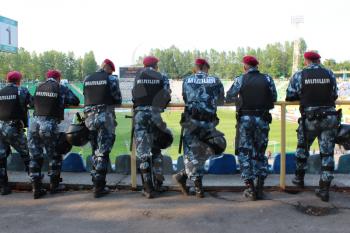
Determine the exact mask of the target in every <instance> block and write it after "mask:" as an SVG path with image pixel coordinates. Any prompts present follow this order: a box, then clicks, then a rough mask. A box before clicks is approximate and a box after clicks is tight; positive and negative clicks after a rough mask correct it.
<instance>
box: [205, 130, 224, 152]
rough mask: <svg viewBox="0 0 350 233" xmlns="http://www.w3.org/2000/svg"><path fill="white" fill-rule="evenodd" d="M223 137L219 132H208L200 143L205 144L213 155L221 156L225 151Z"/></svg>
mask: <svg viewBox="0 0 350 233" xmlns="http://www.w3.org/2000/svg"><path fill="white" fill-rule="evenodd" d="M224 136H225V135H224V134H223V133H222V132H220V131H219V130H216V129H215V130H213V131H211V132H209V133H208V134H207V135H206V136H205V137H203V139H202V140H201V141H203V142H204V143H206V144H207V145H208V146H209V147H210V148H211V149H212V150H213V152H214V154H215V155H220V154H222V153H223V152H224V151H225V149H226V139H225V137H224Z"/></svg>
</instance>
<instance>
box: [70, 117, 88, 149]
mask: <svg viewBox="0 0 350 233" xmlns="http://www.w3.org/2000/svg"><path fill="white" fill-rule="evenodd" d="M66 135H67V136H66V138H67V141H68V142H69V143H70V144H71V145H73V146H84V145H86V143H88V141H89V129H88V128H87V127H86V126H85V123H84V122H82V123H79V124H71V125H70V126H69V127H68V129H67V132H66Z"/></svg>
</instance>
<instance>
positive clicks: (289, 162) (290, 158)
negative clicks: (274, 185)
mask: <svg viewBox="0 0 350 233" xmlns="http://www.w3.org/2000/svg"><path fill="white" fill-rule="evenodd" d="M295 168H296V166H295V153H294V152H293V153H286V173H287V174H294V173H295ZM280 169H281V154H276V155H275V161H274V162H273V172H274V173H275V174H280Z"/></svg>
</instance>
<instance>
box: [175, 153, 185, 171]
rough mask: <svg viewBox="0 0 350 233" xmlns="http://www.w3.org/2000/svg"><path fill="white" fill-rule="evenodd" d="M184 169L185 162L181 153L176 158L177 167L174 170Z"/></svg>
mask: <svg viewBox="0 0 350 233" xmlns="http://www.w3.org/2000/svg"><path fill="white" fill-rule="evenodd" d="M183 169H185V164H184V156H183V155H180V156H179V157H178V158H177V168H176V171H177V172H179V171H181V170H183Z"/></svg>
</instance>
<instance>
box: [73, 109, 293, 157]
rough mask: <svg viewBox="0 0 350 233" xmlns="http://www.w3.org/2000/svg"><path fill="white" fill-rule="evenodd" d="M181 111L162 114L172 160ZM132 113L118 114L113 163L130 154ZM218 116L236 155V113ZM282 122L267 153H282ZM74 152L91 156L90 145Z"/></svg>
mask: <svg viewBox="0 0 350 233" xmlns="http://www.w3.org/2000/svg"><path fill="white" fill-rule="evenodd" d="M181 112H182V111H181V110H167V111H166V112H164V113H163V114H162V117H163V119H164V120H165V121H166V123H167V125H168V127H169V128H170V129H171V130H172V132H173V134H174V142H173V144H172V146H171V147H170V148H168V149H166V150H164V151H163V154H166V155H169V156H171V157H172V159H177V157H178V156H179V154H178V146H179V138H180V130H181V128H180V125H179V121H180V116H181ZM129 114H130V112H117V122H118V126H117V129H116V135H117V138H116V142H115V144H114V147H113V151H112V153H111V155H110V157H111V161H114V160H115V157H116V156H118V155H122V154H130V152H129V145H130V131H131V120H130V119H126V118H125V115H129ZM218 115H219V118H220V124H219V125H218V129H219V130H220V131H222V132H224V133H225V137H226V140H227V149H226V153H231V154H234V137H235V132H236V131H235V124H236V119H235V112H234V110H231V109H227V108H225V109H219V111H218ZM280 123H281V122H280V121H279V120H274V121H273V122H272V124H271V130H270V143H269V147H268V149H267V151H271V152H272V153H278V152H279V151H280V136H281V133H280ZM296 128H297V124H295V123H287V135H286V136H287V137H286V138H287V151H294V150H295V148H296V141H297V140H296V132H295V130H296ZM73 151H74V152H78V153H80V154H82V155H83V156H84V157H86V156H88V155H90V154H91V148H90V145H89V144H88V145H86V146H84V147H82V148H77V147H75V148H74V149H73Z"/></svg>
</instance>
